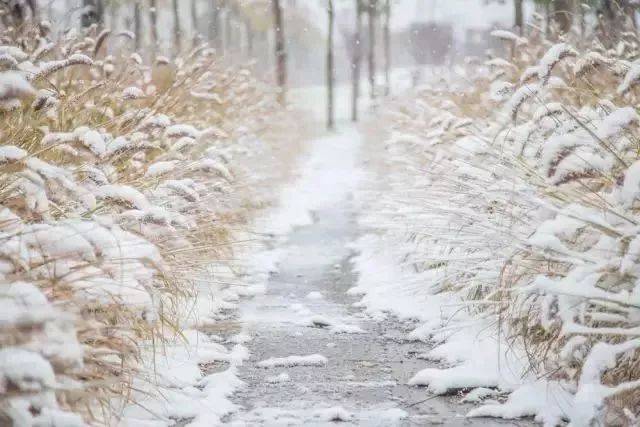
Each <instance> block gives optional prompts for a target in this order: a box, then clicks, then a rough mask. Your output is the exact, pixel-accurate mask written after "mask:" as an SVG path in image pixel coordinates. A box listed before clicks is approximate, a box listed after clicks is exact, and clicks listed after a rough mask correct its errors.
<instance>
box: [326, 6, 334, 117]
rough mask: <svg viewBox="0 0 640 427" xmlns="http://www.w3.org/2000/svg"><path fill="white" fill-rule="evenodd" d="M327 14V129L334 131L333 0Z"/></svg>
mask: <svg viewBox="0 0 640 427" xmlns="http://www.w3.org/2000/svg"><path fill="white" fill-rule="evenodd" d="M327 14H328V18H329V30H328V32H327V128H329V129H333V128H334V125H335V117H334V102H335V100H334V96H333V86H334V81H335V73H334V66H333V33H334V26H335V17H334V10H333V0H328V4H327Z"/></svg>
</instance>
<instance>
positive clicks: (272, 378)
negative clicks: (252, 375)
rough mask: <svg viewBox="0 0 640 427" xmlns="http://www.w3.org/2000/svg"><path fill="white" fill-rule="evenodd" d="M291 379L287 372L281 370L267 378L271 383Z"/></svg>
mask: <svg viewBox="0 0 640 427" xmlns="http://www.w3.org/2000/svg"><path fill="white" fill-rule="evenodd" d="M290 380H291V377H289V374H288V373H286V372H281V373H280V374H278V375H274V376H268V377H266V378H265V381H266V382H268V383H270V384H281V383H286V382H289V381H290Z"/></svg>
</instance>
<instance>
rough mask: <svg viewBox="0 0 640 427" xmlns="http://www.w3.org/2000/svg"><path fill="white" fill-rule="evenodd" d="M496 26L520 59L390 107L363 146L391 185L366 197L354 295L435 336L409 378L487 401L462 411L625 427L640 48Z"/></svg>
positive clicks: (638, 253)
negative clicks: (383, 129)
mask: <svg viewBox="0 0 640 427" xmlns="http://www.w3.org/2000/svg"><path fill="white" fill-rule="evenodd" d="M504 33H506V32H504V31H500V32H496V34H495V36H496V37H499V38H502V39H503V40H506V41H505V43H507V44H509V43H516V44H517V47H518V48H517V49H514V50H512V51H513V52H514V56H513V57H509V58H507V59H504V58H492V59H489V60H488V61H486V62H485V63H484V64H479V63H474V64H473V68H472V70H473V72H472V73H469V72H468V70H469V68H467V69H465V70H462V69H461V70H459V71H460V73H462V78H460V79H455V78H454V79H452V81H451V82H446V83H445V82H437V83H434V84H432V85H429V86H428V87H423V88H421V89H420V90H419V93H418V94H417V95H416V97H414V98H412V99H411V100H409V101H407V100H398V101H396V102H395V104H394V105H392V106H391V107H390V108H389V111H388V118H389V120H390V121H391V123H392V130H391V132H390V137H389V138H388V140H387V141H386V143H385V145H384V147H378V150H377V155H374V156H373V157H374V160H375V161H376V163H377V165H378V168H379V171H380V172H379V173H380V174H382V175H383V176H385V181H386V182H387V184H386V187H385V188H384V189H383V190H385V191H384V196H383V197H377V192H374V193H373V194H374V195H375V197H367V194H364V195H363V203H365V204H366V205H367V206H368V211H369V212H370V214H369V216H367V217H365V218H363V219H362V222H363V224H365V225H370V226H372V228H373V230H372V231H374V232H373V233H372V234H370V235H367V236H365V237H363V238H362V239H361V241H360V242H359V243H358V244H357V246H358V247H359V249H361V250H362V254H361V255H360V256H358V257H357V259H356V267H357V268H358V269H359V271H360V272H361V279H360V282H359V283H360V284H359V286H358V287H357V288H355V289H354V290H353V292H354V293H364V294H366V296H365V297H364V300H363V302H364V303H366V304H367V305H368V306H369V309H370V310H371V311H379V310H387V309H389V308H391V309H393V308H397V311H398V312H404V313H406V314H408V315H409V316H411V317H414V318H418V319H420V320H421V321H422V322H423V326H421V327H420V328H418V329H417V330H416V331H414V332H413V333H412V334H411V336H412V337H413V338H415V339H424V340H430V341H432V342H435V343H437V344H438V345H437V346H436V347H435V349H434V350H432V351H430V352H429V353H428V354H427V355H428V357H429V358H431V359H434V360H438V361H441V362H442V363H444V364H445V365H448V366H449V367H448V368H443V369H426V370H424V371H422V372H420V373H418V374H417V375H416V376H415V377H414V378H413V379H412V381H411V383H412V384H415V385H425V386H428V387H429V389H430V390H431V391H432V392H435V393H448V392H452V391H457V390H460V389H469V388H471V389H474V388H475V390H474V391H472V392H471V393H470V394H469V395H468V397H467V400H469V401H478V400H482V399H487V398H490V399H494V401H493V402H491V403H488V404H486V405H484V406H481V407H479V408H478V409H476V410H474V411H472V412H471V413H470V414H469V415H470V416H499V417H505V418H515V417H520V416H535V417H536V419H537V420H538V421H541V422H544V423H545V424H546V425H556V424H560V423H562V422H563V421H569V422H570V423H571V425H576V426H583V425H591V423H593V422H600V423H601V424H602V425H605V424H606V425H614V424H616V423H621V424H624V423H625V422H626V423H631V424H633V423H635V422H637V419H638V418H637V417H638V415H639V414H638V408H639V407H640V406H639V405H638V402H640V392H639V390H640V389H639V387H640V285H639V284H638V283H639V282H638V280H639V279H640V243H639V242H640V237H639V236H638V231H639V229H638V224H639V223H640V214H639V211H638V206H640V202H639V197H640V166H639V164H640V163H639V157H638V153H639V149H640V146H639V145H638V141H639V137H640V131H639V125H640V116H638V113H637V110H636V106H637V105H638V101H639V98H638V97H639V95H640V92H639V89H638V88H637V84H638V82H640V79H639V78H638V76H640V65H639V64H638V63H637V61H633V59H634V58H636V57H637V56H638V53H639V51H638V47H639V46H640V42H639V40H638V38H637V36H636V35H635V34H634V33H625V34H624V35H623V36H622V39H621V40H620V41H619V43H617V44H616V45H615V46H614V47H612V48H610V49H607V48H605V47H603V46H602V45H601V44H599V43H597V41H595V42H594V43H593V45H587V46H585V45H584V44H582V45H580V46H573V45H572V44H571V43H570V42H569V41H567V40H569V39H570V38H568V39H567V40H564V41H563V40H556V41H553V42H551V41H548V40H546V39H544V38H543V36H542V35H541V34H539V33H537V32H533V33H532V34H530V35H529V39H525V38H523V37H519V36H515V35H511V36H510V37H506V38H505V36H504ZM389 170H393V171H400V172H398V173H394V174H390V173H388V171H389ZM380 223H385V224H388V225H387V227H386V228H385V227H382V228H380V227H379V226H376V224H380ZM385 260H386V261H385ZM385 269H386V270H389V271H385ZM393 269H396V270H397V271H391V270H393ZM398 274H400V275H401V277H403V278H404V280H402V281H400V282H398V281H397V280H395V281H394V279H392V278H393V277H397V276H398ZM376 296H378V297H376ZM379 296H382V297H383V298H379ZM407 301H411V302H410V304H407ZM403 304H404V305H403ZM509 393H511V394H510V397H508V398H507V395H509ZM496 399H497V400H496Z"/></svg>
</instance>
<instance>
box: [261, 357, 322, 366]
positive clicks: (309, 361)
mask: <svg viewBox="0 0 640 427" xmlns="http://www.w3.org/2000/svg"><path fill="white" fill-rule="evenodd" d="M327 362H328V360H327V358H326V357H324V356H322V355H320V354H311V355H308V356H287V357H272V358H269V359H266V360H263V361H261V362H258V364H257V366H258V367H260V368H281V367H294V366H325V365H326V364H327Z"/></svg>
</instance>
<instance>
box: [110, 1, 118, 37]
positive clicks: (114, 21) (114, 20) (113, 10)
mask: <svg viewBox="0 0 640 427" xmlns="http://www.w3.org/2000/svg"><path fill="white" fill-rule="evenodd" d="M118 9H119V6H118V3H116V2H115V1H110V2H109V28H110V29H112V30H117V28H118Z"/></svg>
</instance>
